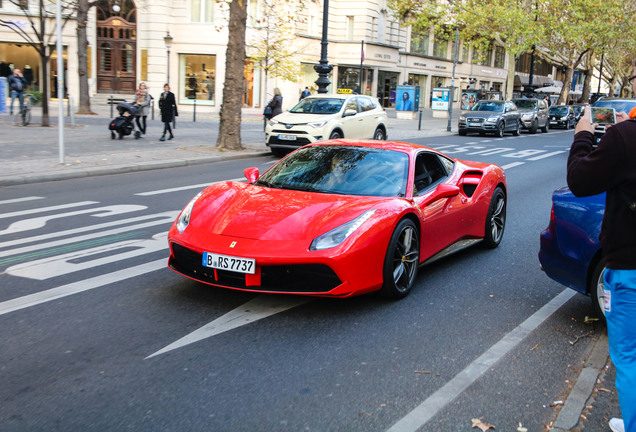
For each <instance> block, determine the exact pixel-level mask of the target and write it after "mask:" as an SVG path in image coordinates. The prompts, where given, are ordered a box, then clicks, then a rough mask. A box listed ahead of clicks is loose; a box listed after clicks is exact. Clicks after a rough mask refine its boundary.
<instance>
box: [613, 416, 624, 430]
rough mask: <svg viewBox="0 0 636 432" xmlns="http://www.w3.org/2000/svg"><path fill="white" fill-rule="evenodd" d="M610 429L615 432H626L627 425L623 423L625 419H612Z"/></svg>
mask: <svg viewBox="0 0 636 432" xmlns="http://www.w3.org/2000/svg"><path fill="white" fill-rule="evenodd" d="M609 427H610V429H611V430H612V431H613V432H625V423H623V419H619V418H613V419H611V420H610V421H609Z"/></svg>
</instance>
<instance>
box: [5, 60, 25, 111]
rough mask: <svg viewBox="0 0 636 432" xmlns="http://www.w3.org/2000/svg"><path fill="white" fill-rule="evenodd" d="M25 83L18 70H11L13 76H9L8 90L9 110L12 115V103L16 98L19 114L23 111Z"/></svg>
mask: <svg viewBox="0 0 636 432" xmlns="http://www.w3.org/2000/svg"><path fill="white" fill-rule="evenodd" d="M26 86H27V81H26V78H24V76H23V75H22V72H21V71H20V69H18V68H15V69H13V75H11V76H9V90H10V91H11V110H10V113H11V115H13V101H14V100H15V98H18V100H19V101H20V112H22V110H24V91H25V90H26Z"/></svg>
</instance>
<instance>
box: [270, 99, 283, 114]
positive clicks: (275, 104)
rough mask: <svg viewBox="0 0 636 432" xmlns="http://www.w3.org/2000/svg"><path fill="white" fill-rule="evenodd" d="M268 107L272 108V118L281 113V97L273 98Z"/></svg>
mask: <svg viewBox="0 0 636 432" xmlns="http://www.w3.org/2000/svg"><path fill="white" fill-rule="evenodd" d="M268 105H269V106H270V107H271V108H272V117H275V116H277V115H278V114H280V113H282V112H283V97H282V96H281V95H276V96H274V97H273V98H272V100H271V101H269V104H268Z"/></svg>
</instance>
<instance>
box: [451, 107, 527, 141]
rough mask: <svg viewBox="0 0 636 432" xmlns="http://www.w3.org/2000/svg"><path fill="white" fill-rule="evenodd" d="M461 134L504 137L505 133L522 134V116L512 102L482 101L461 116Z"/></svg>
mask: <svg viewBox="0 0 636 432" xmlns="http://www.w3.org/2000/svg"><path fill="white" fill-rule="evenodd" d="M458 129H459V134H460V135H466V134H467V133H468V132H478V133H480V134H486V133H494V134H495V136H498V137H503V135H504V132H512V134H513V135H515V136H518V135H519V134H520V133H521V114H519V110H518V109H517V106H516V105H515V104H514V102H512V101H499V100H480V101H479V102H477V103H476V104H475V106H473V108H472V109H471V110H470V111H465V112H463V113H462V114H461V115H460V116H459V125H458Z"/></svg>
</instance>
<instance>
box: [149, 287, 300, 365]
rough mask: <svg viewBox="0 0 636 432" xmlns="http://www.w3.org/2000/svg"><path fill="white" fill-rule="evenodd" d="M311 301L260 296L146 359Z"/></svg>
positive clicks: (286, 297)
mask: <svg viewBox="0 0 636 432" xmlns="http://www.w3.org/2000/svg"><path fill="white" fill-rule="evenodd" d="M311 300H312V299H310V298H307V297H298V296H281V295H270V294H264V295H260V296H258V297H255V298H254V299H252V300H250V301H249V302H247V303H245V304H244V305H242V306H239V307H238V308H236V309H234V310H233V311H230V312H228V313H227V314H225V315H223V316H221V317H219V318H217V319H215V320H214V321H212V322H210V323H208V324H206V325H204V326H203V327H201V328H199V329H198V330H195V331H194V332H192V333H190V334H189V335H187V336H184V337H182V338H181V339H179V340H178V341H176V342H173V343H172V344H170V345H168V346H167V347H165V348H162V349H160V350H159V351H157V352H156V353H154V354H151V355H149V356H148V357H146V359H149V358H151V357H155V356H158V355H160V354H164V353H166V352H168V351H172V350H175V349H177V348H181V347H183V346H185V345H189V344H191V343H194V342H198V341H200V340H203V339H207V338H209V337H212V336H216V335H218V334H221V333H224V332H226V331H228V330H232V329H235V328H238V327H241V326H244V325H247V324H250V323H253V322H255V321H258V320H261V319H263V318H267V317H269V316H272V315H275V314H277V313H280V312H284V311H286V310H288V309H292V308H295V307H297V306H300V305H303V304H305V303H308V302H310V301H311Z"/></svg>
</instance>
